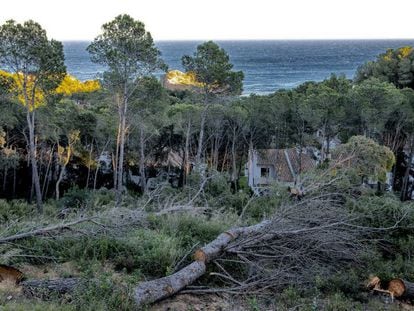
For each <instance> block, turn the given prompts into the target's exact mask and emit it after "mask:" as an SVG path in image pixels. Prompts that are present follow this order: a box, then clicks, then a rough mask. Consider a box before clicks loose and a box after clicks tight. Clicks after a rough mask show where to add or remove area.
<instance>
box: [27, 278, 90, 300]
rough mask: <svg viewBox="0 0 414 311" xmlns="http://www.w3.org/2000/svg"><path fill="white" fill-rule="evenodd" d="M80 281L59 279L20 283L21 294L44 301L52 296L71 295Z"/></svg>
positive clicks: (76, 279)
mask: <svg viewBox="0 0 414 311" xmlns="http://www.w3.org/2000/svg"><path fill="white" fill-rule="evenodd" d="M80 284H82V281H81V280H80V279H78V278H61V279H55V280H29V281H24V282H22V283H21V285H22V289H23V294H24V295H25V296H26V297H28V298H40V299H44V300H48V299H50V297H53V296H56V295H57V296H63V295H65V294H68V293H72V292H73V291H74V290H75V288H77V287H78V286H79V285H80Z"/></svg>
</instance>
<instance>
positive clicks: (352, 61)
mask: <svg viewBox="0 0 414 311" xmlns="http://www.w3.org/2000/svg"><path fill="white" fill-rule="evenodd" d="M200 43H202V41H158V42H156V45H157V47H158V49H159V50H160V51H161V55H162V56H161V57H162V59H163V60H164V62H165V63H166V64H167V65H168V67H169V69H170V70H173V69H178V70H183V68H182V65H181V57H182V56H183V55H192V54H193V53H194V51H195V50H196V47H197V45H199V44H200ZM216 43H217V44H219V45H220V46H221V47H222V48H223V49H225V50H226V51H227V53H228V54H229V56H230V61H231V62H232V63H233V65H234V70H242V71H243V72H244V76H245V78H244V90H243V94H244V95H249V94H252V93H254V94H269V93H273V92H275V91H277V90H279V89H290V88H294V87H296V86H298V85H300V84H302V83H304V82H306V81H322V80H324V79H326V78H329V76H330V75H331V74H336V75H345V76H346V77H347V78H350V79H352V78H353V77H354V75H355V72H356V70H357V69H358V67H359V66H361V65H363V64H364V63H365V62H367V61H370V60H374V59H375V58H376V56H377V55H379V54H380V53H384V52H385V51H386V50H387V49H390V48H398V47H402V46H407V45H409V46H414V39H411V40H304V41H302V40H286V41H285V40H283V41H279V40H275V41H273V40H268V41H259V40H257V41H254V40H253V41H216ZM88 44H89V42H85V41H70V42H64V51H65V59H66V66H67V70H68V72H69V73H70V74H72V75H74V76H75V77H77V78H78V79H80V80H89V79H95V78H98V77H99V75H100V74H101V73H102V72H103V71H104V70H105V68H104V67H102V66H100V65H97V64H94V63H92V62H91V60H90V57H89V54H88V52H87V51H86V47H87V46H88ZM157 75H158V76H159V75H161V73H157Z"/></svg>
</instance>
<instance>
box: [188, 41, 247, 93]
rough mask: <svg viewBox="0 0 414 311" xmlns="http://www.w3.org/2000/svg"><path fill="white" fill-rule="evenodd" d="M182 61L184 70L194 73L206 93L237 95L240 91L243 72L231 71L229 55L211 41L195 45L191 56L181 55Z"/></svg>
mask: <svg viewBox="0 0 414 311" xmlns="http://www.w3.org/2000/svg"><path fill="white" fill-rule="evenodd" d="M182 63H183V67H184V68H185V70H186V71H190V72H193V73H195V75H196V79H197V81H198V82H201V83H203V84H204V89H205V92H207V93H208V94H213V93H223V92H224V93H229V94H235V95H238V94H240V93H241V91H242V86H243V84H242V81H243V78H244V76H243V72H241V71H232V69H233V65H232V64H231V63H230V57H229V55H228V54H227V53H226V51H225V50H224V49H222V48H220V47H219V46H218V45H217V44H216V43H214V42H213V41H208V42H205V43H203V44H201V45H199V46H197V51H196V52H195V53H194V55H193V56H189V55H185V56H183V57H182Z"/></svg>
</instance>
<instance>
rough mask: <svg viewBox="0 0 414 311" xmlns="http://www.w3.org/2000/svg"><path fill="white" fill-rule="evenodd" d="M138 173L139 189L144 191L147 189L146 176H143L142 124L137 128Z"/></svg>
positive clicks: (143, 144) (143, 143) (143, 145)
mask: <svg viewBox="0 0 414 311" xmlns="http://www.w3.org/2000/svg"><path fill="white" fill-rule="evenodd" d="M139 174H140V175H141V190H142V192H143V193H146V192H147V190H148V189H147V177H146V176H145V139H144V129H143V128H142V126H140V129H139Z"/></svg>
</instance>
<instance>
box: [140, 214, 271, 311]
mask: <svg viewBox="0 0 414 311" xmlns="http://www.w3.org/2000/svg"><path fill="white" fill-rule="evenodd" d="M269 223H270V221H269V220H264V221H262V222H260V223H258V224H256V225H253V226H249V227H238V228H233V229H230V230H228V231H226V232H224V233H222V234H220V235H219V236H218V237H217V238H216V239H215V240H213V241H211V242H210V243H208V244H207V245H206V246H204V247H202V248H200V249H198V250H197V251H196V252H195V253H194V260H195V261H194V262H193V263H191V264H190V265H188V266H186V267H185V268H183V269H181V270H180V271H178V272H176V273H174V274H172V275H169V276H166V277H163V278H161V279H156V280H152V281H147V282H142V283H140V284H138V286H137V287H136V288H135V294H134V298H135V302H136V303H137V304H138V306H143V305H147V304H151V303H154V302H156V301H158V300H161V299H165V298H167V297H170V296H172V295H174V294H176V293H178V292H179V291H180V290H182V289H183V288H185V287H186V286H188V285H190V284H192V283H193V282H194V281H195V280H197V279H198V278H199V277H201V276H202V275H203V274H204V273H205V272H206V265H207V263H209V262H211V261H213V260H215V259H217V258H218V257H219V256H220V255H222V253H223V251H224V249H225V248H226V247H227V246H229V244H230V242H232V241H233V240H235V239H236V238H238V237H240V236H241V235H249V234H254V233H258V232H261V231H262V230H263V229H264V228H265V227H266V226H267V225H269Z"/></svg>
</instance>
